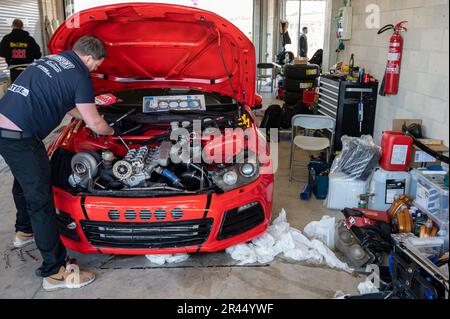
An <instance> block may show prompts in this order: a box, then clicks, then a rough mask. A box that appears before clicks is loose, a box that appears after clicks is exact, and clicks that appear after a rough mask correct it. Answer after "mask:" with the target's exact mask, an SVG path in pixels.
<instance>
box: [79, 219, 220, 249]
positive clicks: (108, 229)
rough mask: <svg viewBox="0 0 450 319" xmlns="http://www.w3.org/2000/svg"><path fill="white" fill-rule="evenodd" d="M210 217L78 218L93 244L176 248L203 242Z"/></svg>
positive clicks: (122, 246)
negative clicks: (155, 220)
mask: <svg viewBox="0 0 450 319" xmlns="http://www.w3.org/2000/svg"><path fill="white" fill-rule="evenodd" d="M212 224H213V219H199V220H190V221H180V222H160V223H105V222H96V221H82V222H81V226H82V227H83V231H84V233H85V235H86V238H87V239H88V241H89V242H90V243H91V244H92V245H93V246H96V247H110V248H129V249H133V248H135V249H137V248H177V247H188V246H196V245H201V244H203V243H204V242H205V241H206V240H207V239H208V236H209V233H210V231H211V227H212Z"/></svg>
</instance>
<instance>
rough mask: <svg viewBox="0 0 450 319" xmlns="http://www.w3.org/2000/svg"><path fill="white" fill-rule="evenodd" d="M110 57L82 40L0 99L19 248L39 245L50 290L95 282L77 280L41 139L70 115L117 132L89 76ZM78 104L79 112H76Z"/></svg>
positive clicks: (39, 64)
mask: <svg viewBox="0 0 450 319" xmlns="http://www.w3.org/2000/svg"><path fill="white" fill-rule="evenodd" d="M105 57H106V49H105V46H104V44H103V42H102V41H100V40H99V39H97V38H95V37H90V36H85V37H82V38H80V39H79V40H78V41H77V43H76V44H75V45H74V47H73V51H67V52H63V53H61V54H58V55H51V56H48V57H45V58H43V59H40V60H37V61H36V62H34V63H32V64H31V65H30V66H29V67H28V68H27V69H26V70H25V71H24V72H23V73H22V75H21V76H20V77H19V78H18V79H17V81H16V82H15V83H14V84H12V85H11V87H10V88H9V89H8V92H7V93H6V95H5V96H4V97H3V98H2V99H1V100H0V155H1V156H3V158H4V159H5V161H6V163H7V164H8V166H9V167H10V169H11V172H12V174H13V175H14V178H15V179H14V186H13V197H14V202H15V204H16V208H17V222H16V235H15V238H14V246H15V247H24V246H25V245H27V244H30V243H32V242H33V241H34V240H35V241H36V245H37V247H38V248H39V250H40V252H41V254H42V257H43V260H44V261H43V264H42V266H41V268H40V269H38V271H37V272H36V273H37V274H39V275H40V276H42V277H44V279H43V288H44V289H45V290H55V289H58V288H80V287H82V286H85V285H87V284H89V283H91V282H92V281H94V279H95V275H94V274H93V273H90V272H85V271H81V272H79V277H77V278H76V280H75V281H74V280H73V274H72V277H71V278H70V279H71V280H68V277H69V276H70V275H71V272H70V269H73V267H74V266H73V265H69V264H67V263H66V258H67V256H66V250H65V247H64V246H63V245H62V243H61V241H60V238H59V233H58V230H57V226H56V212H55V207H54V203H53V195H52V188H51V171H50V161H49V159H48V157H47V152H46V150H45V146H44V144H43V142H42V140H43V139H44V138H45V137H46V136H47V135H48V134H49V133H51V132H52V131H53V129H55V128H56V127H57V126H58V125H59V124H60V123H61V121H62V119H63V118H64V116H65V115H66V114H67V113H68V114H70V115H72V116H74V117H75V118H78V119H82V120H84V121H85V122H86V125H87V126H88V127H89V128H91V129H92V130H93V131H94V132H95V133H97V134H99V135H113V134H114V129H113V128H111V127H110V126H109V125H108V123H107V122H106V121H105V120H104V119H103V118H102V117H101V116H100V114H99V113H98V111H97V108H96V106H95V99H94V89H93V86H92V82H91V79H90V72H93V71H95V70H96V69H97V68H98V67H99V66H100V65H101V64H102V62H103V60H104V59H105ZM75 106H76V108H75Z"/></svg>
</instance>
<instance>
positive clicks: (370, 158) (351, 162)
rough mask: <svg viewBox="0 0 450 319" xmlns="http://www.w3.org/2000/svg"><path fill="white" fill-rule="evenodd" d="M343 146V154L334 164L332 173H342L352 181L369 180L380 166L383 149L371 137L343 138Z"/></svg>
mask: <svg viewBox="0 0 450 319" xmlns="http://www.w3.org/2000/svg"><path fill="white" fill-rule="evenodd" d="M342 146H343V147H342V152H341V153H340V154H339V156H337V157H336V159H335V160H334V162H333V165H332V167H331V173H339V172H342V173H344V174H346V175H347V177H348V178H349V179H352V180H354V179H361V180H363V181H365V180H367V179H368V178H369V176H370V175H371V174H372V172H373V170H374V169H375V168H376V167H377V166H378V163H379V161H380V158H381V147H380V146H378V145H376V144H375V143H374V141H373V138H372V136H370V135H363V136H361V137H349V136H343V137H342Z"/></svg>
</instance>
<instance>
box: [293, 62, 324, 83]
mask: <svg viewBox="0 0 450 319" xmlns="http://www.w3.org/2000/svg"><path fill="white" fill-rule="evenodd" d="M319 75H320V67H319V66H318V65H316V64H287V65H285V66H284V76H285V77H286V78H289V79H295V80H314V79H316V78H317V77H319Z"/></svg>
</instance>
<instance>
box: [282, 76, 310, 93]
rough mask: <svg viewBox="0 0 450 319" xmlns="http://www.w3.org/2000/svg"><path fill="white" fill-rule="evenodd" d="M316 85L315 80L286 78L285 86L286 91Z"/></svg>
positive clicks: (294, 90)
mask: <svg viewBox="0 0 450 319" xmlns="http://www.w3.org/2000/svg"><path fill="white" fill-rule="evenodd" d="M314 86H315V81H314V80H312V81H311V80H310V81H305V80H295V79H289V78H284V82H283V87H284V88H285V89H286V91H290V92H301V91H302V90H303V89H312V88H313V87H314Z"/></svg>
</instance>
